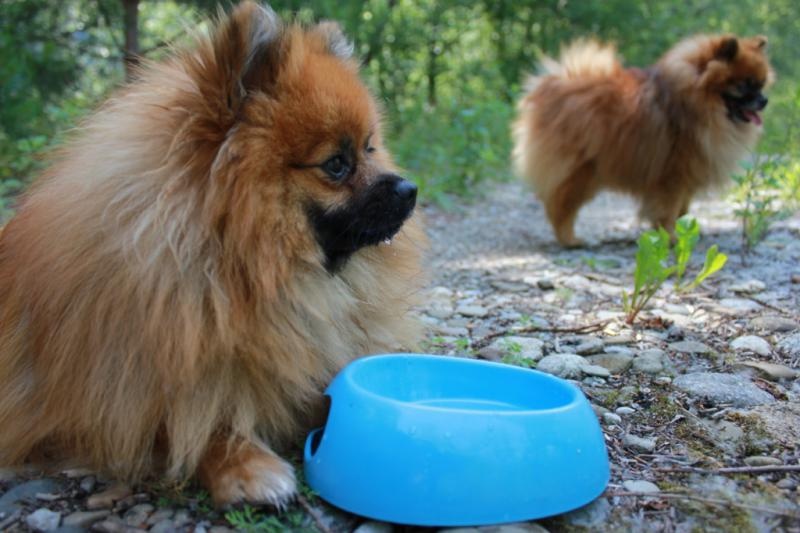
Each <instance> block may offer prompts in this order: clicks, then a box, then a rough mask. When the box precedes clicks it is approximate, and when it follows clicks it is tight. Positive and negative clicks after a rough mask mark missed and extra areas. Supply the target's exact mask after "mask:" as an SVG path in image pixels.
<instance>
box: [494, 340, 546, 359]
mask: <svg viewBox="0 0 800 533" xmlns="http://www.w3.org/2000/svg"><path fill="white" fill-rule="evenodd" d="M488 348H490V349H495V350H498V351H499V352H500V353H502V354H503V355H516V356H518V357H520V358H522V359H529V360H531V361H538V360H539V359H541V358H542V355H543V350H544V342H542V341H540V340H539V339H534V338H533V337H516V336H508V337H503V338H500V339H495V341H494V342H492V344H490V345H489V346H488Z"/></svg>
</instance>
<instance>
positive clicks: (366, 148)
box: [364, 145, 377, 154]
mask: <svg viewBox="0 0 800 533" xmlns="http://www.w3.org/2000/svg"><path fill="white" fill-rule="evenodd" d="M364 150H366V151H367V153H368V154H372V153H375V151H376V150H377V148H375V147H374V146H370V145H367V146H366V147H365V148H364Z"/></svg>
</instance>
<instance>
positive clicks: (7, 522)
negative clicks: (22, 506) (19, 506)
mask: <svg viewBox="0 0 800 533" xmlns="http://www.w3.org/2000/svg"><path fill="white" fill-rule="evenodd" d="M20 516H22V512H21V511H19V510H17V511H14V512H13V513H11V515H10V516H8V517H6V518H4V519H3V520H0V531H5V529H6V528H7V527H9V526H11V525H13V524H14V522H16V521H17V520H19V517H20Z"/></svg>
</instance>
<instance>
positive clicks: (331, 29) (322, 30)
mask: <svg viewBox="0 0 800 533" xmlns="http://www.w3.org/2000/svg"><path fill="white" fill-rule="evenodd" d="M312 31H313V32H314V33H316V34H317V35H319V36H321V37H322V40H323V43H324V45H325V48H326V50H327V51H328V52H329V53H331V54H333V55H335V56H336V57H338V58H339V59H350V58H351V57H353V50H354V46H353V43H352V42H351V41H350V40H348V39H347V37H345V35H344V32H343V31H342V28H341V26H339V24H338V23H336V22H333V21H332V20H323V21H322V22H320V23H319V24H317V25H316V26H315V27H314V29H313V30H312Z"/></svg>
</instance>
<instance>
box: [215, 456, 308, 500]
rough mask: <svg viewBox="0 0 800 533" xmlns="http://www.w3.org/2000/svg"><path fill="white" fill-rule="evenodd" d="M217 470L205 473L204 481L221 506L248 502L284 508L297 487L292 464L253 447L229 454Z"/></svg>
mask: <svg viewBox="0 0 800 533" xmlns="http://www.w3.org/2000/svg"><path fill="white" fill-rule="evenodd" d="M214 470H215V471H214V473H213V475H206V476H204V478H205V479H204V482H205V484H206V486H207V488H208V490H209V492H210V493H211V497H212V499H213V500H214V503H215V504H216V505H217V506H218V507H223V508H224V507H229V506H231V505H233V504H236V503H242V502H247V503H254V504H268V505H272V506H274V507H276V508H278V509H281V510H282V509H284V508H285V507H286V505H287V504H288V503H289V502H290V501H291V500H292V499H293V498H294V496H295V493H296V490H297V483H296V481H295V477H294V470H293V469H292V467H291V465H289V463H287V462H286V461H284V460H283V459H281V458H280V457H278V456H277V455H275V454H274V453H272V452H271V451H267V450H262V449H259V448H256V447H254V446H251V447H248V448H247V449H246V450H241V451H239V452H237V453H235V454H234V455H233V456H231V457H228V458H227V459H225V460H224V461H223V464H221V465H219V466H218V468H216V469H214Z"/></svg>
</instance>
